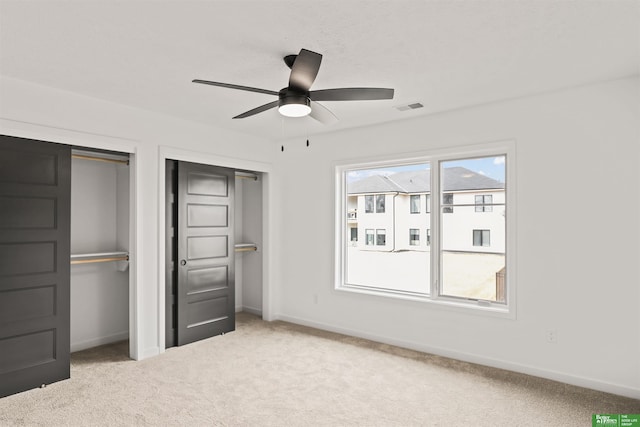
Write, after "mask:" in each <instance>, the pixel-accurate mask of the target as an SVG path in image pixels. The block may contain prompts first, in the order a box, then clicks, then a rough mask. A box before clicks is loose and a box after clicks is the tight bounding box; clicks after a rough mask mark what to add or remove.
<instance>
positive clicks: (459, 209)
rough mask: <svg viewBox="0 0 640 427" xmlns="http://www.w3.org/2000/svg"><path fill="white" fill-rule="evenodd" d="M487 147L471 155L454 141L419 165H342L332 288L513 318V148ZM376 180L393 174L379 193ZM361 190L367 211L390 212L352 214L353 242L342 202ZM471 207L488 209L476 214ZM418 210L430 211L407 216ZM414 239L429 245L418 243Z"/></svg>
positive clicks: (471, 149) (512, 146)
mask: <svg viewBox="0 0 640 427" xmlns="http://www.w3.org/2000/svg"><path fill="white" fill-rule="evenodd" d="M485 145H486V146H485V147H484V148H483V147H479V146H475V147H472V148H470V149H469V150H470V151H468V152H467V154H468V155H467V156H465V155H464V154H463V153H464V152H465V151H464V150H463V149H460V148H457V149H455V151H454V150H451V151H450V152H448V150H447V149H443V150H439V151H438V152H437V153H435V154H433V155H429V156H424V157H420V158H419V159H416V162H415V163H407V162H406V161H403V162H396V163H394V162H382V161H379V162H375V163H370V165H371V166H368V167H367V165H365V164H360V165H351V166H338V167H337V168H336V171H337V173H338V174H337V176H339V177H340V180H339V182H338V184H339V185H338V186H337V188H338V189H339V191H340V196H339V197H340V198H339V200H338V203H337V206H338V209H339V210H338V211H337V212H336V221H337V225H338V226H339V227H340V228H339V229H338V230H339V236H340V239H339V242H340V243H338V245H339V246H337V256H336V260H337V267H336V268H338V269H339V270H338V274H337V275H336V277H337V278H338V280H337V282H336V288H337V289H340V290H347V291H354V292H364V293H373V294H375V295H384V296H390V297H397V298H412V299H415V298H417V299H418V300H422V301H427V302H432V303H434V304H445V305H449V306H452V307H453V306H455V307H457V308H456V309H459V308H460V307H468V308H477V309H480V310H486V311H488V312H491V313H501V314H500V315H502V314H507V315H509V316H511V315H512V314H513V313H514V311H513V310H515V299H514V298H515V292H513V288H512V287H513V286H514V285H513V283H511V282H510V280H513V279H512V278H513V277H516V275H515V274H514V272H513V269H514V267H515V263H514V261H512V260H513V258H512V257H511V254H510V252H509V253H508V252H507V248H511V249H510V251H511V250H513V248H515V242H514V240H513V239H514V237H513V236H514V228H513V227H514V224H513V222H512V221H513V218H514V217H515V216H514V213H513V210H512V209H513V208H512V207H511V208H508V206H511V205H512V204H508V201H510V200H511V201H512V200H513V197H514V195H513V189H514V188H515V184H514V182H513V177H514V172H513V166H512V167H511V168H510V169H507V157H508V156H514V152H515V144H514V143H512V142H509V143H490V144H485ZM509 158H510V159H513V157H509ZM510 165H512V164H511V163H510ZM508 171H509V173H507V172H508ZM380 177H385V178H387V179H385V180H381V179H380ZM381 182H389V183H390V185H389V188H388V189H386V188H385V189H384V190H383V191H381V188H380V186H381ZM363 194H370V195H372V196H370V197H371V200H370V203H373V207H372V208H371V209H372V210H374V211H375V212H379V211H380V210H381V209H384V210H386V208H387V206H386V204H388V205H389V206H388V208H389V212H390V213H393V215H379V216H378V215H368V216H365V215H363V216H362V217H358V218H357V221H358V226H359V227H361V228H362V229H363V230H364V231H365V239H361V240H364V242H358V243H357V244H355V245H351V244H349V242H350V240H349V238H350V237H352V236H351V235H350V234H349V231H348V229H349V228H350V227H353V221H351V222H350V223H349V222H348V220H347V218H346V215H345V212H346V211H347V208H346V207H347V200H353V197H355V196H356V195H360V196H358V197H362V196H361V195H363ZM385 194H393V196H392V197H388V198H385ZM423 194H424V195H425V198H424V200H425V201H424V202H422V200H423V198H422V197H421V196H422V195H423ZM416 196H417V197H416ZM432 196H433V197H432ZM476 196H482V197H481V198H480V197H476ZM349 197H350V198H351V199H348V198H349ZM422 203H424V204H422ZM407 204H408V205H409V209H407V208H406V206H407ZM398 206H401V207H404V208H400V209H397V207H398ZM477 208H481V209H482V210H481V212H484V214H483V215H475V214H474V213H475V212H476V209H477ZM423 210H424V211H425V212H429V213H430V214H429V215H425V216H414V217H412V218H410V216H411V214H412V213H422V211H423ZM507 211H509V212H510V213H509V214H508V215H507ZM479 212H480V211H479ZM507 218H509V221H507ZM422 221H424V223H422ZM421 223H422V224H425V225H418V224H421ZM414 224H415V225H414ZM410 227H416V228H410ZM403 230H404V231H403ZM407 230H408V231H409V242H408V246H404V245H407V243H404V244H402V243H401V242H402V241H404V240H403V238H401V236H406V234H405V233H406V232H407ZM432 230H433V234H432ZM420 231H424V233H422V241H423V242H424V243H422V244H421V239H420V238H421V236H420V234H421V233H420ZM387 233H388V234H389V244H388V245H387ZM432 237H433V238H432ZM508 237H509V241H507V240H508V239H507V238H508ZM404 238H405V239H406V237H404ZM420 245H422V246H427V247H428V248H427V250H418V246H420ZM365 247H366V250H365ZM409 248H415V250H407V249H409ZM510 260H511V261H510Z"/></svg>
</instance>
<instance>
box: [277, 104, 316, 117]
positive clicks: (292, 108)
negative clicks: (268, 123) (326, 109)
mask: <svg viewBox="0 0 640 427" xmlns="http://www.w3.org/2000/svg"><path fill="white" fill-rule="evenodd" d="M278 111H279V112H280V114H282V115H283V116H286V117H304V116H307V115H309V113H310V112H311V107H309V106H308V105H304V104H287V105H281V106H280V107H278Z"/></svg>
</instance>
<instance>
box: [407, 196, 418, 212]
mask: <svg viewBox="0 0 640 427" xmlns="http://www.w3.org/2000/svg"><path fill="white" fill-rule="evenodd" d="M409 200H410V205H411V207H410V211H411V213H412V214H419V213H420V195H419V194H416V195H411V196H409Z"/></svg>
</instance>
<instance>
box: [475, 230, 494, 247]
mask: <svg viewBox="0 0 640 427" xmlns="http://www.w3.org/2000/svg"><path fill="white" fill-rule="evenodd" d="M472 233H473V234H472V237H471V240H472V243H471V245H472V246H475V247H477V248H489V247H491V230H487V229H484V228H474V229H473V230H472ZM476 235H477V236H480V238H479V239H478V240H479V242H480V244H479V245H476ZM485 235H486V236H487V237H486V239H485ZM485 240H486V241H487V244H486V245H485Z"/></svg>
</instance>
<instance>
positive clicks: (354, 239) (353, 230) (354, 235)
mask: <svg viewBox="0 0 640 427" xmlns="http://www.w3.org/2000/svg"><path fill="white" fill-rule="evenodd" d="M351 241H352V242H357V241H358V228H357V227H351Z"/></svg>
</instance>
